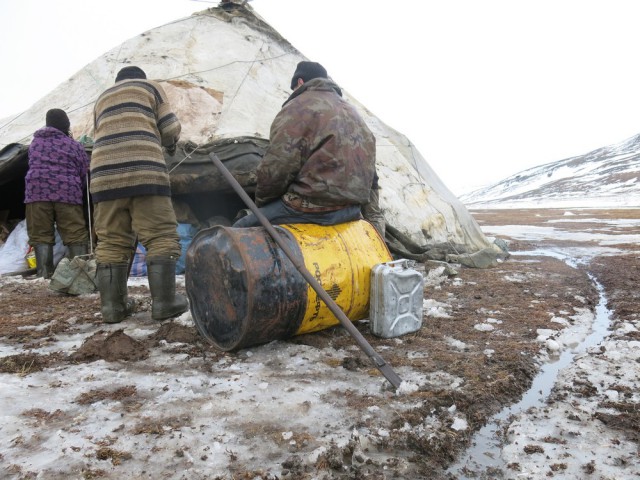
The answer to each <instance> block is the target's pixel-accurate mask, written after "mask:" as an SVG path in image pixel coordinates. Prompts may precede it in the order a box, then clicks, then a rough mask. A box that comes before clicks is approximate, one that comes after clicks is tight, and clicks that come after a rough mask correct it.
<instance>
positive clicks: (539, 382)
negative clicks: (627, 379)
mask: <svg viewBox="0 0 640 480" xmlns="http://www.w3.org/2000/svg"><path fill="white" fill-rule="evenodd" d="M514 255H527V256H532V255H540V256H549V257H554V258H558V259H560V260H562V261H564V262H565V263H567V265H569V266H571V267H574V268H577V267H578V265H579V264H580V262H579V261H578V260H576V259H575V258H571V257H568V256H566V255H564V254H562V253H559V252H555V251H550V250H536V251H528V252H517V253H516V254H514ZM589 278H590V279H591V281H592V282H593V284H594V286H595V287H596V289H597V290H598V294H599V299H598V304H597V305H596V308H595V318H594V322H593V325H592V326H591V333H590V334H589V335H588V336H587V337H585V339H584V340H583V341H582V342H580V343H579V344H578V345H576V346H575V347H573V348H570V349H567V350H565V351H564V352H562V354H561V355H560V356H558V357H557V358H555V359H554V360H553V361H550V362H548V363H546V364H544V365H543V366H542V367H541V369H540V372H539V373H538V375H537V376H536V377H535V378H534V379H533V383H532V385H531V388H529V390H528V391H527V392H525V394H524V395H523V397H522V399H521V400H520V401H519V402H518V403H516V404H513V405H511V406H509V407H506V408H504V409H503V410H502V411H501V412H499V413H497V414H496V415H494V416H493V417H492V418H491V419H489V421H488V422H487V424H486V425H485V426H484V427H483V428H481V429H480V430H479V431H478V432H477V433H476V434H475V435H474V437H473V439H472V441H471V446H470V447H469V449H468V450H467V451H466V452H465V454H464V456H463V457H462V458H460V459H459V460H458V462H456V463H455V464H454V465H452V466H451V467H450V468H449V469H448V470H447V472H448V473H451V474H454V475H456V476H457V478H458V479H471V478H494V477H492V476H491V475H492V472H496V471H503V470H505V468H506V465H505V464H504V462H502V459H501V457H500V452H501V450H502V448H501V443H500V442H501V440H500V437H499V436H498V435H497V432H498V431H499V430H501V429H502V428H503V427H504V425H505V422H506V421H507V420H508V419H509V418H510V417H511V416H512V415H516V414H518V413H521V412H523V411H525V410H527V409H529V408H532V407H542V406H543V405H544V404H545V403H546V401H547V398H548V397H549V395H550V393H551V390H552V388H553V386H554V384H555V382H556V379H557V377H558V373H559V372H560V371H561V370H562V369H563V368H566V367H567V366H569V365H570V364H571V362H572V361H573V359H574V358H575V357H576V355H579V354H581V353H583V352H585V351H586V350H587V349H589V348H591V347H594V346H596V345H598V344H599V343H601V342H602V341H603V340H604V338H605V337H606V336H607V335H608V333H609V328H610V325H611V312H610V311H609V309H608V308H607V307H606V304H607V300H606V297H605V295H604V289H603V287H602V285H601V284H600V283H598V281H597V279H596V278H595V277H593V276H592V275H589ZM487 474H488V475H489V476H488V477H485V475H487ZM478 475H480V477H479V476H478Z"/></svg>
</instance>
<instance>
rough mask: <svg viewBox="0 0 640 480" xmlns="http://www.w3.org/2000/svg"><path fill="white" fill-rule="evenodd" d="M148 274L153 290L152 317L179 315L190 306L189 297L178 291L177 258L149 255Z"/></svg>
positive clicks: (161, 317) (163, 317) (150, 286)
mask: <svg viewBox="0 0 640 480" xmlns="http://www.w3.org/2000/svg"><path fill="white" fill-rule="evenodd" d="M147 276H148V277H149V290H151V301H152V303H151V318H153V319H154V320H164V319H166V318H171V317H177V316H178V315H180V314H182V313H184V312H186V311H187V309H188V308H189V302H187V299H186V298H185V297H184V296H183V295H180V294H179V293H176V260H175V259H174V258H171V257H147Z"/></svg>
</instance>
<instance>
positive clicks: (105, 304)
mask: <svg viewBox="0 0 640 480" xmlns="http://www.w3.org/2000/svg"><path fill="white" fill-rule="evenodd" d="M128 276H129V265H127V264H126V263H111V264H106V265H98V270H97V273H96V280H97V283H98V290H99V291H100V303H101V304H102V321H103V322H104V323H120V322H121V321H122V320H124V318H125V317H128V316H129V315H131V314H132V313H133V305H134V302H133V300H129V298H128V297H127V277H128Z"/></svg>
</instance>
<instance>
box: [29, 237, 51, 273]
mask: <svg viewBox="0 0 640 480" xmlns="http://www.w3.org/2000/svg"><path fill="white" fill-rule="evenodd" d="M33 249H34V250H35V253H36V275H37V276H38V277H42V278H51V276H52V275H53V272H54V270H55V269H54V268H53V245H51V244H49V243H39V244H37V245H35V246H34V247H33Z"/></svg>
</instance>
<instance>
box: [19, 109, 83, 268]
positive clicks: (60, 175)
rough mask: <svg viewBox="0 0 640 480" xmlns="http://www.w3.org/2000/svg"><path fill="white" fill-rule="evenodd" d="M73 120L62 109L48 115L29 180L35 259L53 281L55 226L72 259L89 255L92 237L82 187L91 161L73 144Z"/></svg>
mask: <svg viewBox="0 0 640 480" xmlns="http://www.w3.org/2000/svg"><path fill="white" fill-rule="evenodd" d="M70 126H71V124H70V122H69V117H68V116H67V114H66V113H65V112H64V110H60V109H59V108H54V109H51V110H49V111H48V112H47V116H46V126H45V127H43V128H41V129H39V130H38V131H36V132H35V133H34V135H33V140H32V142H31V145H30V146H29V171H28V172H27V176H26V177H25V196H24V203H25V204H26V217H27V233H28V235H29V244H30V245H31V246H32V247H33V248H34V250H35V255H36V268H37V275H38V276H40V277H44V278H50V277H51V275H53V271H54V266H53V245H54V244H55V226H57V228H58V232H59V233H60V237H61V238H62V242H63V243H64V244H65V245H66V246H67V247H68V249H69V257H70V258H73V257H74V256H76V255H85V254H86V253H87V250H88V244H87V242H88V240H89V233H88V231H87V227H86V223H85V217H84V210H83V186H84V185H85V182H86V176H87V171H88V169H89V156H88V155H87V153H86V152H85V150H84V147H83V146H82V144H81V143H79V142H77V141H75V140H74V139H73V138H71V131H70Z"/></svg>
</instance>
